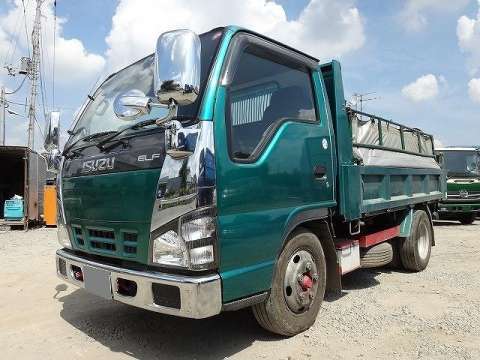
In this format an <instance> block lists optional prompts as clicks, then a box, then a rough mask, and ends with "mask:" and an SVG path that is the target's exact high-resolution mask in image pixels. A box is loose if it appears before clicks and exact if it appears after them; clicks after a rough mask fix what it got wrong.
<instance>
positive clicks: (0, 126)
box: [0, 86, 7, 145]
mask: <svg viewBox="0 0 480 360" xmlns="http://www.w3.org/2000/svg"><path fill="white" fill-rule="evenodd" d="M0 106H1V107H2V108H1V109H0V130H1V131H2V136H1V137H0V140H1V141H2V143H1V144H0V145H5V109H6V108H7V99H6V98H5V87H4V86H2V88H1V90H0Z"/></svg>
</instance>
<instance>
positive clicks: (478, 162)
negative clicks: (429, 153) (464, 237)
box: [437, 147, 480, 225]
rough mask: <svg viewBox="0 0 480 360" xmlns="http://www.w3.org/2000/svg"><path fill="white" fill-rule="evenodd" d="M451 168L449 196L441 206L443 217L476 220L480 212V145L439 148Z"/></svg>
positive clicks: (446, 218)
mask: <svg viewBox="0 0 480 360" xmlns="http://www.w3.org/2000/svg"><path fill="white" fill-rule="evenodd" d="M437 152H438V153H440V154H442V156H443V161H444V166H445V168H446V170H447V198H446V199H445V200H444V201H442V202H441V204H440V208H439V215H440V219H444V220H458V221H460V222H461V223H462V224H464V225H469V224H472V223H473V222H474V221H475V218H476V217H477V216H478V215H479V214H480V148H475V147H447V148H439V149H437Z"/></svg>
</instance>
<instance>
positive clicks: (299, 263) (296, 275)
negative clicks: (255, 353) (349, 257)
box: [253, 229, 326, 336]
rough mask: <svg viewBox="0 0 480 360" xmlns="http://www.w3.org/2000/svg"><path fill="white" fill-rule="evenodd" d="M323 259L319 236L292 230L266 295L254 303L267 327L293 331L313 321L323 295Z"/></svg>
mask: <svg viewBox="0 0 480 360" xmlns="http://www.w3.org/2000/svg"><path fill="white" fill-rule="evenodd" d="M325 284H326V263H325V256H324V254H323V249H322V246H321V244H320V241H319V240H318V238H317V237H316V236H315V235H314V234H313V233H311V232H309V231H307V230H304V229H299V230H297V231H295V232H294V233H293V234H292V235H291V237H290V239H289V241H288V243H287V245H286V246H285V248H284V249H283V251H282V253H281V254H280V257H279V259H278V261H277V265H276V268H275V273H274V275H273V282H272V289H271V291H270V295H269V297H268V298H267V299H266V300H265V301H264V302H263V303H261V304H257V305H254V306H253V313H254V315H255V318H256V319H257V321H258V323H259V324H260V325H261V326H262V327H263V328H265V329H266V330H268V331H271V332H274V333H276V334H280V335H284V336H293V335H296V334H298V333H300V332H302V331H304V330H306V329H308V328H309V327H310V326H312V325H313V323H314V322H315V319H316V317H317V314H318V311H319V310H320V306H321V304H322V302H323V297H324V295H325Z"/></svg>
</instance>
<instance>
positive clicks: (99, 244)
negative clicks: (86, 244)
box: [88, 229, 117, 253]
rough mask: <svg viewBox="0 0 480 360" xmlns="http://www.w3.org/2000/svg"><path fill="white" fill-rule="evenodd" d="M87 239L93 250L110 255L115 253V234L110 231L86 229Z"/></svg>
mask: <svg viewBox="0 0 480 360" xmlns="http://www.w3.org/2000/svg"><path fill="white" fill-rule="evenodd" d="M88 238H89V241H90V246H91V247H92V248H93V249H95V250H98V251H103V252H111V253H114V252H116V251H117V246H116V245H115V233H114V232H113V231H112V230H103V229H102V230H100V229H88Z"/></svg>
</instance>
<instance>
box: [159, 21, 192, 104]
mask: <svg viewBox="0 0 480 360" xmlns="http://www.w3.org/2000/svg"><path fill="white" fill-rule="evenodd" d="M200 54H201V42H200V37H199V36H198V35H197V34H196V33H194V32H193V31H191V30H174V31H169V32H166V33H163V34H161V35H160V36H159V38H158V40H157V47H156V50H155V75H154V89H155V96H156V97H157V99H158V101H159V102H160V104H164V105H170V106H172V101H173V102H174V103H175V105H188V104H191V103H193V102H195V100H197V97H198V94H199V91H200V69H201V63H200Z"/></svg>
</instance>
